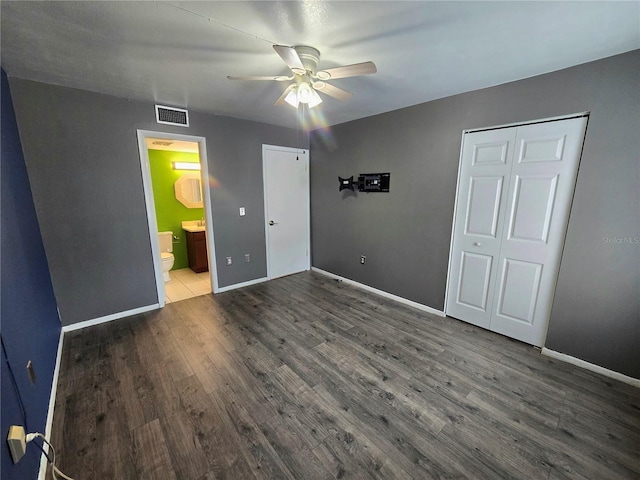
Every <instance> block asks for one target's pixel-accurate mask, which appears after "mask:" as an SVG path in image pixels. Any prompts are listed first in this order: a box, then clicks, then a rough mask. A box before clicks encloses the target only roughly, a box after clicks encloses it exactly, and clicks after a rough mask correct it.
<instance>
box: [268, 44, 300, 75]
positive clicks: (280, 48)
mask: <svg viewBox="0 0 640 480" xmlns="http://www.w3.org/2000/svg"><path fill="white" fill-rule="evenodd" d="M273 49H274V50H275V51H276V52H277V53H278V55H280V57H281V58H282V60H284V63H286V64H287V67H289V68H290V69H291V71H292V72H293V73H300V74H303V73H305V72H306V71H307V70H306V69H305V68H304V65H303V64H302V60H300V57H299V56H298V52H296V49H295V48H293V47H287V46H285V45H274V46H273Z"/></svg>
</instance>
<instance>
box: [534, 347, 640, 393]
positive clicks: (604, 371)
mask: <svg viewBox="0 0 640 480" xmlns="http://www.w3.org/2000/svg"><path fill="white" fill-rule="evenodd" d="M542 355H546V356H547V357H551V358H555V359H556V360H561V361H563V362H567V363H570V364H572V365H576V366H578V367H581V368H584V369H586V370H590V371H592V372H595V373H599V374H600V375H604V376H605V377H609V378H613V379H615V380H619V381H621V382H624V383H628V384H629V385H633V386H634V387H638V388H640V379H638V378H633V377H628V376H627V375H623V374H622V373H618V372H614V371H613V370H609V369H608V368H604V367H601V366H599V365H595V364H593V363H589V362H585V361H584V360H580V359H579V358H576V357H572V356H571V355H566V354H564V353H560V352H556V351H554V350H549V349H548V348H546V347H542Z"/></svg>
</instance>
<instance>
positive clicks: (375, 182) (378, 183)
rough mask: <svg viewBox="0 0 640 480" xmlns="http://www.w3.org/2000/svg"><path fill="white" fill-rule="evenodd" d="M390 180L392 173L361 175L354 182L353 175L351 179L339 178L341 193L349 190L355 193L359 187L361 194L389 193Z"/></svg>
mask: <svg viewBox="0 0 640 480" xmlns="http://www.w3.org/2000/svg"><path fill="white" fill-rule="evenodd" d="M390 180H391V174H390V173H361V174H360V175H358V180H354V179H353V175H352V176H350V177H349V178H342V177H338V182H339V183H340V190H339V191H340V192H341V191H342V190H346V189H349V190H351V191H352V192H353V191H355V186H357V187H358V191H359V192H388V191H389V182H390Z"/></svg>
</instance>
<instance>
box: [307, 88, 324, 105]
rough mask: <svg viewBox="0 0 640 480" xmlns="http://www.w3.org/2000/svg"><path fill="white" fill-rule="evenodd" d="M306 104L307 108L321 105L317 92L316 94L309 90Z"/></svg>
mask: <svg viewBox="0 0 640 480" xmlns="http://www.w3.org/2000/svg"><path fill="white" fill-rule="evenodd" d="M307 103H308V104H309V108H313V107H315V106H316V105H319V104H321V103H322V98H320V95H318V92H316V91H315V90H311V96H310V97H309V101H308V102H307Z"/></svg>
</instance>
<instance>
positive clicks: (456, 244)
mask: <svg viewBox="0 0 640 480" xmlns="http://www.w3.org/2000/svg"><path fill="white" fill-rule="evenodd" d="M585 127H586V118H575V119H569V120H559V121H554V122H547V123H538V124H533V125H526V126H521V127H511V128H504V129H496V130H489V131H484V132H474V133H469V134H467V135H465V138H464V142H463V147H462V156H461V166H460V174H459V175H460V178H459V186H458V199H457V202H458V203H457V213H456V218H455V225H454V238H453V248H452V256H451V265H450V267H449V288H448V292H449V293H448V300H447V314H448V315H450V316H453V317H456V318H459V319H461V320H464V321H466V322H469V323H473V324H474V325H479V326H481V327H484V328H489V329H490V330H493V331H496V332H499V333H502V334H504V335H507V336H510V337H513V338H516V339H518V340H522V341H524V342H527V343H530V344H532V345H537V346H542V345H543V343H544V339H545V336H546V331H547V324H548V318H549V313H550V310H551V303H552V301H553V293H554V291H555V284H556V279H557V274H558V268H559V265H560V257H561V255H562V248H563V245H564V237H565V232H566V226H567V222H568V218H569V211H570V208H571V199H572V196H573V190H574V186H575V180H576V175H577V171H578V164H579V160H580V153H581V149H582V141H583V138H584V131H585ZM501 145H502V146H503V147H502V150H504V151H505V154H506V159H505V161H504V162H502V160H501V159H502V158H503V157H502V156H501V154H500V153H499V151H500V149H499V146H501ZM491 148H493V154H492V155H491V156H489V155H483V151H484V152H488V151H490V150H491Z"/></svg>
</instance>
